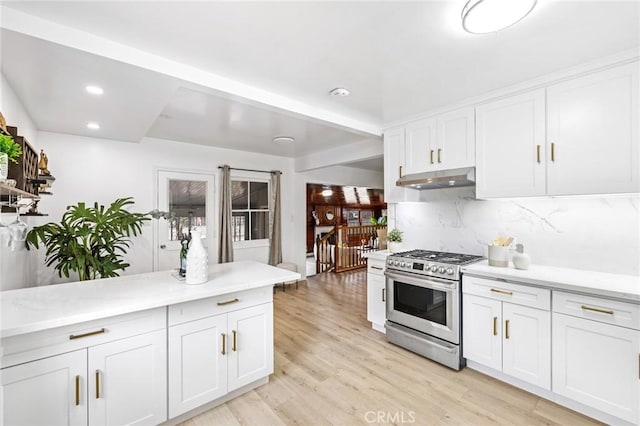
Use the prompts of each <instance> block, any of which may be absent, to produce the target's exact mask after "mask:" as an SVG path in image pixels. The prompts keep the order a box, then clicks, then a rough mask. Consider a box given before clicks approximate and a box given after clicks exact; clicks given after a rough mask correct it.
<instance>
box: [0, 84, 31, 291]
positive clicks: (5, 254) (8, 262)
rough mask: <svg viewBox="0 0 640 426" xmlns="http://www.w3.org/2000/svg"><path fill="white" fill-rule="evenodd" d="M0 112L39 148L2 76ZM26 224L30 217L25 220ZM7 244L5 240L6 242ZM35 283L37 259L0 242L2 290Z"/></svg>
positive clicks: (5, 219)
mask: <svg viewBox="0 0 640 426" xmlns="http://www.w3.org/2000/svg"><path fill="white" fill-rule="evenodd" d="M0 111H1V112H2V114H3V115H4V118H5V119H6V120H7V124H8V125H9V126H14V127H17V128H18V132H19V133H20V135H21V136H24V137H26V138H27V140H28V141H29V142H30V143H31V145H33V147H34V148H36V150H37V149H38V145H37V142H38V140H37V137H38V131H37V129H36V126H35V124H34V122H33V120H32V119H31V117H30V116H29V114H28V113H27V111H26V110H25V108H24V106H23V105H22V103H21V102H20V100H19V99H18V97H17V96H16V94H15V92H14V91H13V89H12V88H11V86H10V85H9V83H8V81H7V80H6V78H5V77H4V74H0ZM14 219H15V215H13V214H0V220H1V221H2V222H3V223H10V222H11V221H13V220H14ZM23 220H24V221H25V222H27V223H29V222H30V219H29V218H23ZM4 242H5V243H6V241H4ZM34 280H35V260H34V259H33V256H28V253H27V251H26V248H25V247H24V246H17V247H15V250H12V249H10V248H9V247H8V246H7V245H6V244H3V241H0V291H2V290H10V289H14V288H22V287H27V286H29V285H31V284H32V283H34Z"/></svg>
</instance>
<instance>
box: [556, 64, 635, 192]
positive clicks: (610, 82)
mask: <svg viewBox="0 0 640 426" xmlns="http://www.w3.org/2000/svg"><path fill="white" fill-rule="evenodd" d="M638 114H639V111H638V63H637V62H634V63H632V64H628V65H624V66H619V67H616V68H612V69H609V70H605V71H603V72H598V73H595V74H591V75H588V76H585V77H581V78H576V79H572V80H568V81H566V82H563V83H558V84H555V85H553V86H550V87H549V88H548V89H547V141H548V144H549V147H548V149H549V152H548V153H547V158H548V159H549V162H548V165H547V176H548V180H547V193H548V194H549V195H570V194H599V193H625V192H639V191H640V179H639V176H638V173H639V167H640V164H639V163H638V154H639V151H638V146H639V141H638V137H639V134H638Z"/></svg>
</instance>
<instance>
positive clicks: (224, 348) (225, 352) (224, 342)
mask: <svg viewBox="0 0 640 426" xmlns="http://www.w3.org/2000/svg"><path fill="white" fill-rule="evenodd" d="M226 354H227V335H226V334H224V333H222V355H226Z"/></svg>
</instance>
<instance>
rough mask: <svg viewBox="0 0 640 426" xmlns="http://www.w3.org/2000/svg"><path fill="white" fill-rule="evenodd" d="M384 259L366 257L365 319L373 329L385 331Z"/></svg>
mask: <svg viewBox="0 0 640 426" xmlns="http://www.w3.org/2000/svg"><path fill="white" fill-rule="evenodd" d="M384 264H385V261H384V260H377V259H372V258H369V259H367V320H368V321H370V322H371V327H372V328H373V329H374V330H378V331H381V332H383V333H384V332H385V328H384V323H385V322H386V320H387V307H386V303H387V298H386V279H385V276H384Z"/></svg>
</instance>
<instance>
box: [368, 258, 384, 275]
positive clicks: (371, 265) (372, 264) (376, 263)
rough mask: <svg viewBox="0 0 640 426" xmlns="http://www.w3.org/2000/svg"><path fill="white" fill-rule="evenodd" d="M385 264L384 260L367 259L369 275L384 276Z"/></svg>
mask: <svg viewBox="0 0 640 426" xmlns="http://www.w3.org/2000/svg"><path fill="white" fill-rule="evenodd" d="M384 269H385V262H384V261H382V260H374V259H367V273H368V274H374V275H384Z"/></svg>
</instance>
